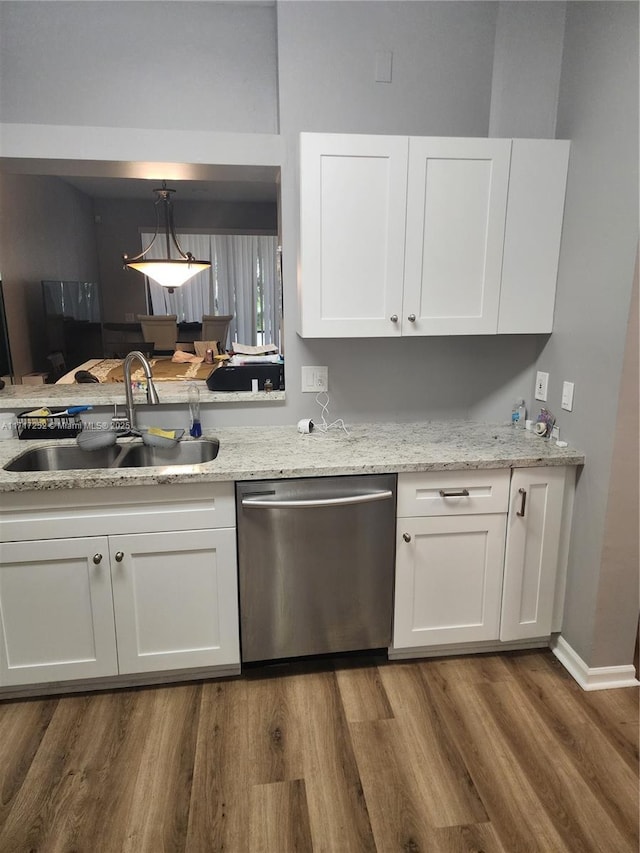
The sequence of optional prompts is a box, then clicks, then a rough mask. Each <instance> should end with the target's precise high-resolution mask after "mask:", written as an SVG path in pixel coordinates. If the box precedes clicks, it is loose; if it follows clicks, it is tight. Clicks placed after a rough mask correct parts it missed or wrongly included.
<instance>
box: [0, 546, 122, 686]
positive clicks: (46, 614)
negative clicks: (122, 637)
mask: <svg viewBox="0 0 640 853" xmlns="http://www.w3.org/2000/svg"><path fill="white" fill-rule="evenodd" d="M0 553H1V555H2V561H1V564H0V685H2V686H3V685H18V684H37V683H42V682H44V681H66V680H67V679H76V678H96V677H99V676H105V675H116V674H117V672H118V661H117V655H116V637H115V631H114V626H113V603H112V600H111V578H110V573H109V558H108V542H107V537H106V536H96V537H86V538H82V539H54V540H40V541H35V542H8V543H4V544H2V545H0ZM105 555H106V557H105Z"/></svg>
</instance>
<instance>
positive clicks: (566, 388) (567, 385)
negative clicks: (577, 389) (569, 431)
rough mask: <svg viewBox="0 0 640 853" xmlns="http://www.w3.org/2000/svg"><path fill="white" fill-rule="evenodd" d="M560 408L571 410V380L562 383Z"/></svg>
mask: <svg viewBox="0 0 640 853" xmlns="http://www.w3.org/2000/svg"><path fill="white" fill-rule="evenodd" d="M562 408H563V409H565V411H567V412H571V411H573V382H563V383H562Z"/></svg>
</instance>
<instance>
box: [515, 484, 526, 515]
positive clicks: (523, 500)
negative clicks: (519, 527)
mask: <svg viewBox="0 0 640 853" xmlns="http://www.w3.org/2000/svg"><path fill="white" fill-rule="evenodd" d="M518 494H519V495H520V498H521V502H520V509H519V510H518V512H516V515H517V516H518V517H519V518H524V508H525V507H526V505H527V490H526V489H518Z"/></svg>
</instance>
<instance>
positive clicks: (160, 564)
mask: <svg viewBox="0 0 640 853" xmlns="http://www.w3.org/2000/svg"><path fill="white" fill-rule="evenodd" d="M109 546H110V550H111V571H112V582H113V603H114V608H115V617H116V634H117V638H118V663H119V669H120V673H133V672H154V671H158V670H174V669H183V668H187V667H209V666H219V665H223V664H237V663H239V662H240V651H239V622H238V587H237V571H236V543H235V530H234V529H231V528H221V529H218V530H191V531H181V532H168V533H140V534H135V535H129V536H112V537H110V539H109Z"/></svg>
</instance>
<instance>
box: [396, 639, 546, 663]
mask: <svg viewBox="0 0 640 853" xmlns="http://www.w3.org/2000/svg"><path fill="white" fill-rule="evenodd" d="M548 647H549V638H548V637H539V638H536V639H533V640H510V641H507V642H501V641H500V640H483V641H478V642H475V643H453V644H450V645H446V646H416V647H413V648H408V649H396V648H394V647H393V646H389V660H412V659H414V658H438V657H449V656H453V655H474V654H482V653H492V652H517V651H523V650H526V649H546V648H548Z"/></svg>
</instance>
